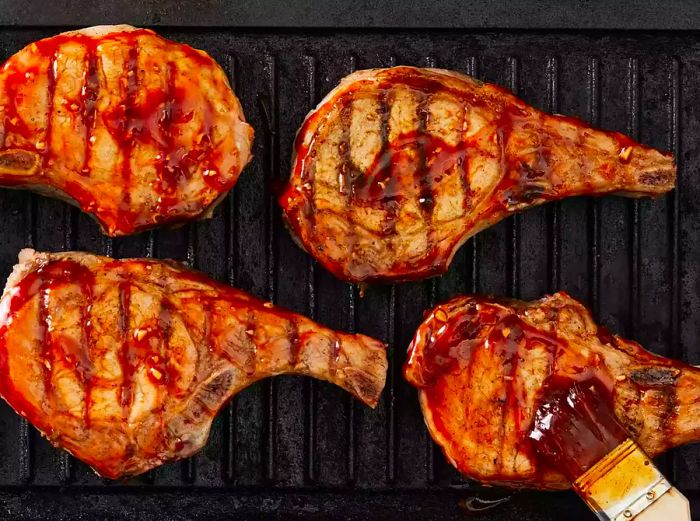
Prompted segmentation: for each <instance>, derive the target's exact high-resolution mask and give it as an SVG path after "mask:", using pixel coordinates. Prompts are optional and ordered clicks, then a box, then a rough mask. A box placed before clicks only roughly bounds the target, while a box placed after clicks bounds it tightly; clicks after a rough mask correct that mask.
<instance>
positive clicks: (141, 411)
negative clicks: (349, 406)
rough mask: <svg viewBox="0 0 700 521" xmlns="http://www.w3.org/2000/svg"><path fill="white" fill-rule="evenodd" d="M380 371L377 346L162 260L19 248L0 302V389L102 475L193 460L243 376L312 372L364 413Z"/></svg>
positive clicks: (381, 351)
mask: <svg viewBox="0 0 700 521" xmlns="http://www.w3.org/2000/svg"><path fill="white" fill-rule="evenodd" d="M386 369H387V359H386V349H385V346H384V345H383V344H382V343H381V342H378V341H376V340H373V339H371V338H368V337H366V336H363V335H351V334H345V333H338V332H335V331H332V330H330V329H328V328H325V327H323V326H321V325H319V324H316V323H314V322H312V321H311V320H309V319H307V318H305V317H303V316H300V315H296V314H294V313H291V312H289V311H285V310H283V309H280V308H277V307H275V306H273V305H272V304H270V303H263V302H261V301H260V300H258V299H256V298H254V297H252V296H250V295H248V294H246V293H244V292H242V291H239V290H236V289H233V288H230V287H228V286H224V285H222V284H218V283H216V282H214V281H212V280H209V279H207V278H206V277H204V276H203V275H200V274H198V273H195V272H192V271H189V270H186V269H185V268H183V267H180V266H178V265H176V264H175V263H166V262H159V261H154V260H113V259H110V258H106V257H98V256H95V255H91V254H87V253H55V254H54V253H36V252H34V251H33V250H23V252H22V253H21V254H20V262H19V264H18V265H17V266H15V269H14V272H13V273H12V275H11V276H10V278H9V280H8V283H7V286H6V288H5V292H4V294H3V297H2V300H1V301H0V394H1V395H2V397H3V398H4V399H5V400H6V401H7V402H8V403H9V404H10V406H11V407H12V408H14V409H15V410H16V411H17V412H18V413H19V414H21V415H22V416H24V417H25V418H27V419H28V420H29V421H30V422H31V423H32V424H33V425H34V426H35V427H36V428H37V429H39V431H41V432H42V433H43V434H44V435H45V436H46V437H47V438H48V439H49V440H50V441H51V443H53V444H54V445H55V446H58V447H62V448H64V449H66V450H68V451H69V452H70V453H72V454H73V455H75V456H76V457H77V458H79V459H81V460H83V461H84V462H86V463H87V464H89V465H91V466H92V467H93V468H94V469H95V470H96V471H97V472H98V473H99V474H101V475H102V476H105V477H108V478H113V479H114V478H120V477H125V476H131V475H135V474H139V473H142V472H145V471H147V470H149V469H151V468H153V467H155V466H157V465H160V464H161V463H163V462H166V461H172V460H176V459H180V458H184V457H187V456H190V455H192V454H193V453H195V452H196V451H198V450H199V449H200V448H201V447H202V446H203V445H204V444H205V443H206V440H207V437H208V435H209V429H210V426H211V422H212V420H213V418H214V416H215V415H216V414H217V412H218V411H219V410H220V409H221V407H222V406H223V405H224V404H225V403H226V402H227V401H228V400H229V399H230V398H231V397H232V396H233V395H235V394H236V393H238V392H239V391H241V390H242V389H244V388H245V387H247V386H249V385H250V384H252V383H253V382H255V381H257V380H260V379H262V378H266V377H268V376H274V375H278V374H281V373H294V374H301V375H308V376H313V377H315V378H320V379H323V380H328V381H330V382H332V383H334V384H336V385H339V386H340V387H342V388H344V389H346V390H347V391H348V392H350V393H352V394H353V395H355V396H356V397H357V398H358V399H360V400H362V401H363V402H364V403H366V404H367V405H369V406H372V407H373V406H375V405H376V404H377V401H378V400H379V396H380V394H381V392H382V389H383V387H384V381H385V377H386Z"/></svg>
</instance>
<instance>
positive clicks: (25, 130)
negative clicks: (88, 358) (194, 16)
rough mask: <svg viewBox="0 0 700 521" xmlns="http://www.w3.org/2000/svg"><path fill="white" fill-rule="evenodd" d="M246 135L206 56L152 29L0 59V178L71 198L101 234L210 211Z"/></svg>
mask: <svg viewBox="0 0 700 521" xmlns="http://www.w3.org/2000/svg"><path fill="white" fill-rule="evenodd" d="M252 140H253V130H252V128H251V127H250V126H249V125H248V124H247V123H246V122H245V119H244V118H243V111H242V109H241V105H240V103H239V101H238V99H237V98H236V96H235V95H234V94H233V92H232V91H231V88H230V87H229V83H228V80H227V78H226V75H225V74H224V72H223V71H222V70H221V68H220V67H219V66H218V65H217V64H216V62H214V60H212V59H211V57H210V56H209V55H207V54H206V53H204V52H202V51H198V50H195V49H192V48H191V47H189V46H187V45H183V44H179V43H175V42H171V41H168V40H165V39H164V38H161V37H160V36H158V35H156V34H155V33H154V32H153V31H149V30H145V29H136V28H133V27H130V26H126V25H117V26H100V27H92V28H88V29H83V30H80V31H73V32H69V33H63V34H60V35H57V36H54V37H52V38H47V39H44V40H40V41H37V42H34V43H32V44H30V45H28V46H27V47H25V48H24V49H23V50H21V51H20V52H18V53H17V54H15V55H14V56H12V57H11V58H10V59H9V60H7V62H5V64H4V65H3V67H2V68H1V69H0V186H5V187H10V188H25V189H29V190H34V191H36V192H39V193H42V194H46V195H53V196H55V197H59V198H61V199H65V200H67V201H68V202H71V203H74V204H76V205H77V206H79V207H80V208H81V209H82V210H83V211H85V212H87V213H89V214H91V215H92V216H93V217H95V219H96V220H97V221H98V222H99V224H100V225H101V227H102V229H103V231H104V233H106V234H108V235H111V236H117V235H126V234H130V233H134V232H138V231H140V230H144V229H147V228H151V227H154V226H158V225H164V224H177V223H181V222H183V221H185V220H188V219H196V218H201V217H205V216H208V215H209V214H210V213H211V211H212V210H213V206H214V205H215V203H216V202H217V201H219V200H220V199H221V198H222V197H223V195H224V194H225V193H226V192H227V191H228V190H230V189H231V187H232V186H233V185H234V184H235V183H236V180H237V179H238V176H239V174H240V173H241V170H242V169H243V167H245V165H246V164H247V163H248V162H249V161H250V159H251V143H252Z"/></svg>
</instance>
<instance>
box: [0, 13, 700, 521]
mask: <svg viewBox="0 0 700 521" xmlns="http://www.w3.org/2000/svg"><path fill="white" fill-rule="evenodd" d="M155 29H156V30H157V31H158V32H159V33H160V34H162V35H163V36H165V37H167V38H171V39H173V40H175V41H181V42H184V43H188V44H190V45H192V46H194V47H196V48H201V49H204V50H206V51H207V52H209V53H210V54H211V55H212V56H213V57H214V58H215V59H216V60H217V61H218V62H219V63H220V64H221V65H222V67H223V68H224V69H225V70H226V72H227V73H228V74H229V76H230V78H231V83H232V86H233V87H234V90H235V91H236V93H237V95H238V96H239V98H240V99H241V102H242V104H243V108H244V111H245V114H246V117H247V119H248V121H249V122H250V123H251V125H253V127H254V128H255V129H256V141H255V146H254V154H255V159H254V160H253V162H252V163H251V164H250V165H249V166H248V167H247V168H246V169H245V170H244V172H243V173H242V175H241V178H240V180H239V182H238V184H237V185H236V187H235V188H234V190H233V191H232V192H231V193H230V194H229V195H228V197H227V200H226V201H225V202H224V203H223V204H222V205H221V206H220V207H219V208H218V209H217V210H216V212H215V214H214V218H213V219H211V220H209V221H203V222H199V223H192V224H188V225H186V226H185V227H183V228H181V229H178V230H158V231H153V232H147V233H145V234H141V235H137V236H133V237H126V238H118V239H109V238H106V237H104V236H102V235H101V234H100V233H99V231H98V228H97V225H96V224H95V223H94V222H92V221H91V220H90V219H89V218H88V217H86V216H85V215H83V214H81V213H80V212H78V211H77V210H76V209H73V208H70V207H69V206H67V205H65V204H64V203H61V202H59V201H55V200H50V199H46V198H42V197H40V196H37V195H33V194H29V193H28V192H21V191H11V190H0V219H1V221H2V222H3V226H2V231H1V232H0V277H1V278H2V279H3V280H4V278H6V276H7V275H8V274H9V272H10V270H11V267H12V265H13V264H14V263H15V261H16V256H17V253H18V251H19V250H20V249H21V248H22V247H27V246H31V247H34V248H37V249H40V250H51V251H59V250H67V249H79V250H87V251H91V252H95V253H105V254H108V255H113V256H116V257H157V258H174V259H176V260H180V261H183V262H186V263H187V264H189V265H191V266H193V267H195V268H197V269H200V270H202V271H203V272H205V273H207V274H208V275H210V276H212V277H214V278H216V279H218V280H221V281H225V282H228V283H231V284H233V285H236V286H238V287H240V288H241V289H243V290H245V291H248V292H250V293H252V294H254V295H257V296H260V297H263V298H270V299H272V300H274V301H275V302H276V303H278V304H280V305H283V306H286V307H288V308H290V309H292V310H294V311H297V312H300V313H305V314H307V315H309V316H311V317H312V318H314V319H315V320H318V321H319V322H321V323H323V324H325V325H328V326H330V327H334V328H339V329H345V330H350V331H358V332H362V333H365V334H368V335H371V336H374V337H376V338H379V339H381V340H383V341H385V342H387V343H388V344H389V346H390V368H389V375H388V379H387V387H386V390H385V392H384V395H383V398H382V400H381V402H380V404H379V406H378V408H377V409H376V410H375V411H371V410H369V409H367V408H365V407H362V406H361V405H360V404H358V403H355V401H354V400H353V399H352V398H351V397H350V396H349V395H347V393H345V392H343V391H342V390H340V389H337V388H335V387H333V386H331V385H330V384H326V383H325V382H315V381H312V380H310V379H303V378H300V377H293V376H285V377H279V378H276V379H273V380H267V381H263V382H260V383H258V384H256V385H254V386H252V387H251V388H249V389H248V390H246V391H244V392H242V393H240V394H239V395H238V396H237V397H236V398H235V399H234V400H233V402H232V403H231V404H229V406H228V407H227V408H226V409H225V410H223V411H222V412H221V414H220V415H219V417H218V418H217V419H216V421H215V423H214V425H213V427H212V434H211V438H210V441H209V444H208V445H207V446H206V448H205V449H204V450H203V451H202V452H201V453H200V454H198V455H197V456H196V457H194V458H192V459H191V460H187V461H184V462H177V463H173V464H169V465H166V466H164V467H161V468H158V469H156V470H154V471H151V472H149V473H147V474H146V475H145V476H142V477H139V478H135V479H132V480H129V481H126V482H116V483H111V482H107V481H105V480H103V479H101V478H99V477H97V476H96V475H95V474H93V473H92V472H91V471H90V470H89V469H88V468H87V467H86V466H85V465H83V464H82V463H80V462H78V461H77V460H75V459H74V458H72V457H70V456H68V455H67V454H66V453H64V452H62V451H59V450H55V449H53V448H51V447H50V446H49V444H48V443H47V442H46V441H45V440H43V439H41V438H40V436H39V435H38V433H37V432H36V431H34V429H33V428H32V427H31V426H29V425H27V423H26V422H25V421H24V420H22V419H20V418H19V416H17V415H16V414H15V413H14V412H12V411H11V410H10V408H9V407H8V406H7V405H5V404H4V403H2V404H1V405H0V517H1V518H2V519H8V520H15V519H17V520H19V519H22V520H25V519H26V520H29V519H38V520H42V519H52V520H55V519H124V518H127V519H136V518H142V517H143V516H144V515H147V516H149V517H150V518H151V519H157V520H160V519H164V520H165V519H168V520H170V519H177V520H180V519H183V520H184V519H214V518H217V519H220V518H229V517H231V518H233V517H236V518H237V519H258V518H283V519H291V518H304V519H326V518H332V519H348V520H360V519H403V518H404V517H405V516H407V515H411V517H412V518H413V519H436V518H438V517H439V518H441V519H463V518H464V517H465V513H464V510H463V508H461V507H460V504H463V503H464V500H465V499H468V498H472V497H474V496H479V497H485V498H493V497H504V496H508V495H512V496H513V497H512V499H511V500H510V501H508V502H506V503H504V504H503V505H500V506H499V507H497V508H494V509H492V510H488V511H486V512H484V513H483V514H481V516H480V517H479V518H480V519H483V520H492V521H497V520H499V521H500V520H506V519H514V518H516V516H517V518H518V519H521V520H530V519H532V520H534V519H540V520H561V519H573V520H578V519H581V520H587V519H592V516H591V514H590V513H588V512H587V511H586V507H585V506H584V505H583V503H581V502H580V501H579V500H578V499H577V498H576V497H575V496H574V495H573V494H572V493H538V492H527V491H524V492H516V493H511V492H508V491H499V490H497V489H486V488H483V487H481V486H479V485H477V484H475V483H473V482H469V481H467V480H464V479H462V478H461V477H460V476H459V475H458V474H457V472H456V471H455V470H454V469H452V467H451V466H450V465H449V464H448V463H447V462H446V461H445V459H444V457H443V456H442V454H441V452H440V451H439V449H437V448H436V447H435V445H434V444H433V443H432V441H431V440H430V438H429V436H428V434H427V431H426V428H425V427H424V424H423V420H422V415H421V413H420V410H419V406H418V402H417V399H416V395H415V391H414V390H413V389H411V388H410V386H409V385H408V384H407V383H406V382H405V381H404V380H403V378H402V376H401V365H402V364H403V361H404V359H405V351H406V347H407V346H408V343H409V341H410V338H411V336H412V334H413V332H414V330H415V328H416V327H417V325H418V324H419V323H420V321H421V319H422V314H423V311H424V310H425V309H426V308H428V307H429V306H430V305H432V304H434V303H436V302H438V301H441V300H444V299H446V298H449V297H451V296H453V295H456V294H458V293H465V292H479V293H485V294H494V295H510V296H515V297H520V298H524V299H532V298H537V297H539V296H541V295H542V294H544V293H547V292H551V291H554V290H557V289H561V290H564V291H567V292H569V293H570V294H571V295H572V296H574V297H575V298H578V299H581V300H582V301H583V302H585V303H586V304H588V305H589V306H591V308H592V309H593V311H594V315H595V317H596V319H597V320H599V322H600V323H601V324H603V325H605V326H607V327H609V328H610V329H612V330H613V331H616V332H618V333H620V334H622V335H626V336H628V337H630V338H633V339H635V340H637V341H639V342H640V343H641V344H642V345H644V346H645V347H647V348H648V349H650V350H652V351H654V352H656V353H660V354H663V355H665V356H671V357H676V358H680V359H683V360H685V361H687V362H689V363H694V364H698V363H700V341H699V340H700V338H699V336H700V330H699V329H698V326H697V324H700V264H698V260H697V259H700V227H699V226H697V224H696V223H697V222H700V204H698V203H697V201H698V198H696V197H695V195H696V194H697V195H700V188H698V184H697V183H694V182H693V180H694V176H697V175H698V170H699V169H700V108H698V107H697V104H694V103H693V102H694V100H696V99H699V98H700V82H698V81H696V79H697V78H700V35H698V34H695V33H675V32H671V31H652V32H649V31H647V32H642V31H627V32H615V31H608V30H606V31H602V30H601V31H578V30H570V31H566V32H563V31H556V30H478V29H474V30H466V29H440V30H401V29H392V30H388V29H366V30H356V29H339V30H330V29H314V30H309V29H294V28H277V29H275V28H270V29H266V28H254V29H236V30H232V29H227V28H222V27H211V28H206V27H199V28H198V27H188V28H170V27H168V28H166V27H162V28H158V27H156V28H155ZM59 30H62V28H55V27H30V26H27V27H10V26H5V27H4V28H3V29H2V32H1V33H0V52H1V54H2V56H1V57H2V59H3V60H4V59H5V58H7V57H9V56H10V55H11V54H13V53H14V52H16V51H18V50H19V49H21V48H22V47H23V46H24V45H25V44H27V43H29V42H31V41H33V40H36V39H39V38H42V37H45V36H50V35H52V34H55V33H57V32H59ZM400 64H406V65H417V66H436V67H441V68H447V69H454V70H457V71H460V72H465V73H467V74H471V75H474V76H476V77H477V78H480V79H482V80H485V81H490V82H494V83H498V84H500V85H503V86H505V87H507V88H509V89H511V90H513V91H514V92H515V93H516V94H517V95H518V96H519V97H521V98H522V99H524V100H525V101H526V102H528V103H531V104H532V105H534V106H536V107H538V108H541V109H544V110H546V111H550V112H558V113H563V114H567V115H574V116H578V117H581V118H582V119H584V120H586V121H588V122H590V123H592V124H595V125H600V126H602V127H603V128H606V129H610V130H617V131H621V132H625V133H628V134H630V135H631V136H632V137H635V138H638V139H639V140H640V141H641V142H642V143H645V144H648V145H650V146H653V147H657V148H661V149H668V150H671V151H672V152H673V153H674V155H675V156H676V158H677V161H678V166H679V172H678V173H679V176H678V189H677V190H676V191H674V192H672V193H671V194H669V195H667V196H665V197H662V198H660V199H656V200H639V201H636V200H625V199H622V198H614V197H606V198H601V199H592V198H576V199H570V200H565V201H562V202H560V203H554V204H549V205H546V206H543V207H540V208H537V209H534V210H530V211H528V212H526V213H524V214H521V215H518V216H515V217H513V218H510V219H508V220H506V221H504V222H501V223H499V224H498V225H496V226H494V227H492V228H490V229H488V230H486V231H484V232H481V233H480V234H478V235H477V236H476V237H475V238H473V239H471V240H469V242H468V243H467V244H466V245H465V246H464V247H463V248H462V249H461V250H460V251H459V252H458V253H457V255H456V257H455V260H454V262H453V264H452V266H451V268H450V270H449V272H448V273H447V274H446V275H444V276H443V277H441V278H437V279H433V280H428V281H424V282H417V283H408V284H401V285H397V286H394V287H390V286H373V287H370V288H368V289H367V291H366V293H365V295H364V297H361V296H360V295H359V292H358V290H357V288H355V287H353V286H350V285H348V284H345V283H342V282H339V281H338V280H336V279H334V278H333V277H332V276H331V275H330V274H329V273H327V272H326V271H325V270H324V269H323V268H321V267H320V266H317V265H316V264H315V263H314V262H313V260H312V259H311V257H310V256H309V255H307V254H306V253H305V252H303V251H302V250H301V249H300V248H298V247H297V246H296V245H295V244H294V242H293V241H292V239H291V237H290V235H289V233H288V232H287V230H286V229H285V228H284V226H283V223H282V219H281V216H280V210H279V208H278V206H277V204H276V202H275V200H274V194H273V189H272V187H273V186H274V185H275V184H276V183H279V182H280V181H281V180H284V179H286V177H287V176H288V173H289V170H290V159H291V149H292V142H293V139H294V134H295V132H296V130H297V128H298V127H299V126H300V125H301V122H302V120H303V118H304V116H305V115H306V113H307V112H308V111H309V110H310V109H311V108H313V107H314V106H315V105H316V103H318V102H319V101H320V100H321V98H322V97H323V96H324V95H325V94H326V93H327V92H328V91H329V90H330V89H331V88H333V87H334V86H335V85H336V84H337V82H338V81H339V80H340V78H342V77H343V76H345V75H346V74H348V73H350V72H352V71H353V70H356V69H362V68H370V67H380V66H381V67H385V66H390V65H400ZM660 465H661V468H662V470H663V471H664V472H665V473H667V475H669V476H671V477H672V479H673V480H674V481H675V483H676V484H677V486H678V487H679V488H680V489H681V490H682V491H683V492H684V493H685V494H686V495H688V497H689V499H690V501H691V508H692V509H693V511H695V512H697V513H696V514H695V515H696V516H700V446H690V447H684V448H681V449H678V450H675V451H672V452H671V453H670V454H668V455H666V456H664V457H662V458H661V461H660ZM694 519H700V517H694Z"/></svg>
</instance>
